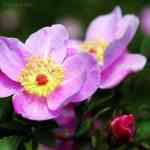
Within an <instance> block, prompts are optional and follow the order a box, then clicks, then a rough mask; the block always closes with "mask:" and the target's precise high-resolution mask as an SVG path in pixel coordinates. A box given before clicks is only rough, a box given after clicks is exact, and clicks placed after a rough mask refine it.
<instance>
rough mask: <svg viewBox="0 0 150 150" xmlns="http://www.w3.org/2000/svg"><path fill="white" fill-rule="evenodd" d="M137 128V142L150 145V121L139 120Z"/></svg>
mask: <svg viewBox="0 0 150 150" xmlns="http://www.w3.org/2000/svg"><path fill="white" fill-rule="evenodd" d="M137 126H138V128H137V141H139V142H142V141H144V142H146V143H147V144H150V141H149V139H150V120H149V119H147V120H143V119H142V120H139V121H137Z"/></svg>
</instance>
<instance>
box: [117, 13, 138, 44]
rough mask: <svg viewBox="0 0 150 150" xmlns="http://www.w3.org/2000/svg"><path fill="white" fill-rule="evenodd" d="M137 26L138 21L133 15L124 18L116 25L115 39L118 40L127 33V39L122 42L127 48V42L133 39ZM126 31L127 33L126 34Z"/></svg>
mask: <svg viewBox="0 0 150 150" xmlns="http://www.w3.org/2000/svg"><path fill="white" fill-rule="evenodd" d="M138 26H139V19H138V17H136V16H135V15H126V16H124V17H123V18H122V19H121V20H120V21H119V22H118V25H117V31H116V34H115V37H116V39H120V38H122V37H123V36H124V34H126V33H128V38H127V39H126V41H125V42H124V45H125V46H128V44H129V42H130V41H131V40H132V39H133V37H134V35H135V33H136V31H137V29H138ZM127 31H128V32H127Z"/></svg>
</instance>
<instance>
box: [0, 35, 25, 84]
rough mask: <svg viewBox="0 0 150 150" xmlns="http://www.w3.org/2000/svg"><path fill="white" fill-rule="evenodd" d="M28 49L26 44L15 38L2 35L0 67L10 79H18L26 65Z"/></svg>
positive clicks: (0, 41) (0, 38) (0, 39)
mask: <svg viewBox="0 0 150 150" xmlns="http://www.w3.org/2000/svg"><path fill="white" fill-rule="evenodd" d="M26 56H28V51H27V49H26V48H25V46H24V44H23V43H21V42H20V41H19V40H17V39H15V38H7V37H0V69H1V71H2V72H4V73H5V74H6V75H7V76H8V77H9V78H10V79H12V80H14V81H17V77H18V75H19V74H20V71H21V69H22V68H23V67H24V66H25V63H26V60H25V57H26Z"/></svg>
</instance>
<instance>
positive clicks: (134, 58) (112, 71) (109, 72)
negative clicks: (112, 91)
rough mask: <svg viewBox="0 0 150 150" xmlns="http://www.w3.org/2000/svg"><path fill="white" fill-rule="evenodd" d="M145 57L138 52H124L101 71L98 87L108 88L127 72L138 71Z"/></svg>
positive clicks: (144, 61) (143, 63) (120, 79)
mask: <svg viewBox="0 0 150 150" xmlns="http://www.w3.org/2000/svg"><path fill="white" fill-rule="evenodd" d="M145 63H146V58H145V57H144V56H142V55H138V54H125V55H123V56H122V57H120V58H119V59H118V60H117V61H116V62H115V63H113V64H112V65H111V66H110V67H109V68H107V69H106V70H104V71H103V72H102V78H101V84H100V88H102V89H109V88H113V87H114V86H116V85H118V84H119V83H120V82H121V81H122V80H123V79H124V78H125V77H126V76H127V75H128V74H130V73H134V72H137V71H140V70H142V69H143V67H144V66H145Z"/></svg>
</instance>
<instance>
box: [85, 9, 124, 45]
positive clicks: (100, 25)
mask: <svg viewBox="0 0 150 150" xmlns="http://www.w3.org/2000/svg"><path fill="white" fill-rule="evenodd" d="M121 17H122V14H121V9H120V7H116V8H115V9H114V10H113V11H112V12H111V13H110V14H107V15H103V16H99V17H97V18H96V19H94V20H93V21H92V23H91V24H90V25H89V28H88V30H87V34H86V40H91V39H101V38H102V39H104V40H106V41H108V42H111V41H112V40H113V39H114V37H115V36H114V35H115V32H116V29H117V22H118V21H119V20H120V19H121Z"/></svg>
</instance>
